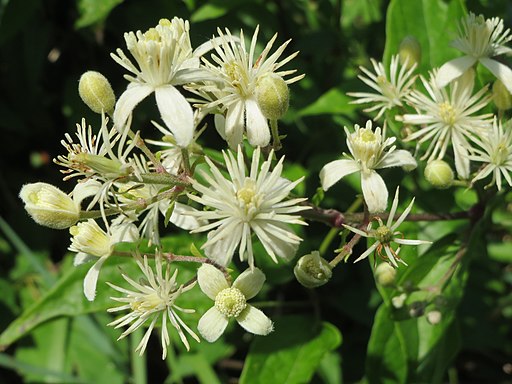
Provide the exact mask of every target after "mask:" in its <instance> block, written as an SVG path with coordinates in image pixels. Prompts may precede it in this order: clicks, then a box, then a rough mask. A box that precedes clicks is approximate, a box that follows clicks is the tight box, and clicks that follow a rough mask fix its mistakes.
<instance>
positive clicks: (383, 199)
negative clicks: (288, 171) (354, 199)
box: [361, 171, 388, 213]
mask: <svg viewBox="0 0 512 384" xmlns="http://www.w3.org/2000/svg"><path fill="white" fill-rule="evenodd" d="M361 189H362V190H363V196H364V201H365V202H366V205H367V206H368V210H369V211H370V212H371V213H378V212H383V211H385V210H386V207H387V205H388V189H387V188H386V183H384V180H383V179H382V177H380V175H379V174H378V173H377V172H375V171H370V172H368V173H364V172H363V173H361Z"/></svg>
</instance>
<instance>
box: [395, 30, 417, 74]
mask: <svg viewBox="0 0 512 384" xmlns="http://www.w3.org/2000/svg"><path fill="white" fill-rule="evenodd" d="M398 56H399V58H400V64H401V65H407V68H408V69H409V68H411V67H412V66H413V65H414V64H416V65H420V63H421V46H420V43H419V42H418V40H416V38H415V37H413V36H406V37H404V39H403V40H402V42H401V43H400V47H399V48H398Z"/></svg>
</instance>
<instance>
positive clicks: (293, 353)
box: [240, 316, 341, 384]
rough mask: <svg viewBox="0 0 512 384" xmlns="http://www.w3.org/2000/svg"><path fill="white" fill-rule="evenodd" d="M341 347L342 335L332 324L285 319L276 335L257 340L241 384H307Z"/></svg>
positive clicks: (302, 318) (244, 370)
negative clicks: (331, 352)
mask: <svg viewBox="0 0 512 384" xmlns="http://www.w3.org/2000/svg"><path fill="white" fill-rule="evenodd" d="M340 344H341V334H340V332H339V331H338V329H337V328H336V327H334V326H333V325H332V324H329V323H320V322H318V321H316V320H315V319H313V318H307V317H294V316H283V317H281V318H279V319H277V320H276V324H275V331H274V332H273V333H271V334H270V335H268V336H265V337H257V338H256V339H254V341H253V343H252V345H251V348H250V350H249V354H248V356H247V359H246V361H245V364H244V369H243V371H242V376H241V377H240V383H241V384H248V383H265V384H266V383H282V384H292V383H307V382H309V381H310V379H311V377H312V376H313V374H314V373H315V371H316V370H317V368H318V366H319V364H320V362H321V360H322V358H323V356H324V355H325V354H326V353H327V352H329V351H331V350H333V349H334V348H336V347H338V346H339V345H340Z"/></svg>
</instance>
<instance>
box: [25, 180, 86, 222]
mask: <svg viewBox="0 0 512 384" xmlns="http://www.w3.org/2000/svg"><path fill="white" fill-rule="evenodd" d="M20 198H21V200H23V202H24V203H25V210H26V211H27V212H28V213H29V215H30V216H32V219H34V221H35V222H36V223H38V224H40V225H44V226H45V227H49V228H53V229H65V228H69V227H71V226H72V225H74V224H75V223H76V222H77V221H78V219H79V217H80V206H79V205H78V204H76V203H75V201H73V199H72V198H71V197H70V196H69V195H67V194H66V193H64V192H62V191H61V190H60V189H59V188H57V187H55V186H53V185H51V184H47V183H33V184H26V185H24V186H23V187H22V188H21V191H20Z"/></svg>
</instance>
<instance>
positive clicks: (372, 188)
mask: <svg viewBox="0 0 512 384" xmlns="http://www.w3.org/2000/svg"><path fill="white" fill-rule="evenodd" d="M354 129H355V131H354V132H352V133H351V132H350V131H349V130H348V129H347V127H345V133H346V134H347V146H348V149H349V151H350V154H351V156H348V155H347V156H346V157H347V158H346V159H341V160H334V161H331V162H330V163H327V164H326V165H324V167H323V168H322V169H321V171H320V182H321V183H322V188H323V189H324V191H327V190H328V189H329V188H331V187H332V186H333V185H334V184H335V183H337V182H338V181H340V180H341V179H342V178H343V177H345V176H347V175H350V174H351V173H356V172H359V173H360V174H361V189H362V190H363V197H364V201H365V203H366V205H367V206H368V210H369V211H370V212H382V211H384V210H385V209H386V207H387V204H388V189H387V187H386V183H385V182H384V179H382V177H381V176H380V175H379V174H378V173H377V171H376V170H377V169H382V168H389V167H404V168H406V169H408V170H412V169H414V168H416V166H417V163H416V160H415V159H414V157H412V155H411V154H410V153H409V152H408V151H406V150H403V149H398V150H397V149H396V147H395V146H391V145H392V144H393V143H394V142H395V140H396V137H389V138H387V139H386V138H385V137H384V135H383V134H382V133H381V129H380V127H377V128H376V129H375V131H374V130H373V129H372V122H371V120H368V121H367V122H366V127H365V128H361V127H359V125H357V124H356V125H355V126H354ZM390 146H391V147H390ZM387 147H390V148H387Z"/></svg>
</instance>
